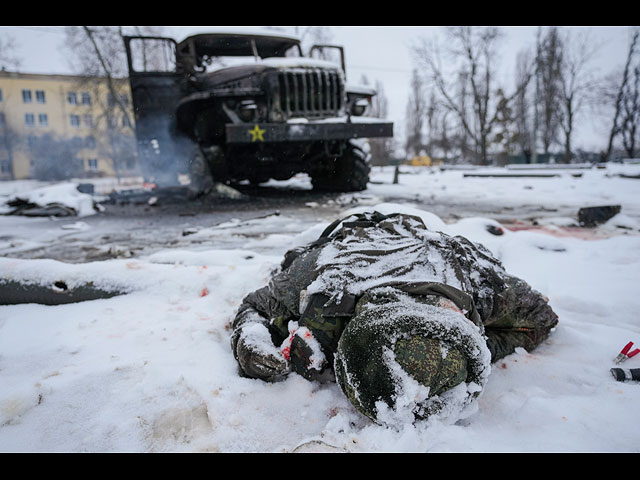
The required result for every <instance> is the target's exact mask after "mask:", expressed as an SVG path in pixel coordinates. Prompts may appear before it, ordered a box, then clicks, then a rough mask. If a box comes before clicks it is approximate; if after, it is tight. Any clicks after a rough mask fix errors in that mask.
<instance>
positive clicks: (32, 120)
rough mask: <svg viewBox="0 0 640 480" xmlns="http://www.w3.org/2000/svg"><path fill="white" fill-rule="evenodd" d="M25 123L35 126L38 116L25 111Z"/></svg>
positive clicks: (28, 125)
mask: <svg viewBox="0 0 640 480" xmlns="http://www.w3.org/2000/svg"><path fill="white" fill-rule="evenodd" d="M24 124H25V125H26V126H27V127H33V126H34V125H35V124H36V118H35V116H34V115H33V113H25V114H24Z"/></svg>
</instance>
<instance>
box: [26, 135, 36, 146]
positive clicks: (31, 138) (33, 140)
mask: <svg viewBox="0 0 640 480" xmlns="http://www.w3.org/2000/svg"><path fill="white" fill-rule="evenodd" d="M27 143H28V144H29V148H36V145H37V143H38V137H36V136H35V135H29V136H28V137H27Z"/></svg>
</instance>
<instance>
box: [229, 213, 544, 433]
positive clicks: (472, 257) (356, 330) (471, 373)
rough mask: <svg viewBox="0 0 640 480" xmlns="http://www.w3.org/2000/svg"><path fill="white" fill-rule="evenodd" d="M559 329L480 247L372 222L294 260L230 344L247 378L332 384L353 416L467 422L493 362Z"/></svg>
mask: <svg viewBox="0 0 640 480" xmlns="http://www.w3.org/2000/svg"><path fill="white" fill-rule="evenodd" d="M556 323H557V316H556V314H555V313H554V312H553V310H552V309H551V307H550V306H549V305H548V304H547V299H546V298H545V297H544V296H542V295H541V294H540V293H539V292H537V291H535V290H533V289H532V288H531V287H530V286H529V285H528V284H527V283H526V282H525V281H523V280H521V279H518V278H516V277H513V276H511V275H509V274H507V273H506V272H505V270H504V268H503V267H502V265H501V263H500V262H499V260H497V259H496V258H494V257H493V256H492V255H491V253H490V252H489V251H488V250H486V249H485V248H484V247H482V246H481V245H478V244H474V243H472V242H470V241H469V240H467V239H465V238H463V237H460V236H457V237H451V236H448V235H445V234H443V233H440V232H432V231H429V230H428V229H427V228H426V226H425V225H424V223H423V222H422V220H421V219H420V218H418V217H414V216H411V215H405V214H392V215H382V214H380V213H378V212H372V213H367V214H358V215H353V216H351V217H349V218H347V219H344V220H341V221H336V222H334V223H333V224H332V225H330V226H329V227H328V228H327V229H326V230H325V232H324V233H323V234H322V235H321V236H320V238H319V239H318V240H317V241H315V242H313V243H311V244H309V245H306V246H304V247H301V248H298V249H294V250H291V251H289V252H287V254H286V255H285V258H284V260H283V262H282V265H281V269H280V270H279V272H278V273H276V274H275V275H274V276H273V277H272V278H271V280H270V282H269V284H268V285H267V286H265V287H263V288H261V289H259V290H256V291H254V292H252V293H250V294H249V295H247V296H246V297H245V299H244V300H243V303H242V305H241V306H240V308H239V310H238V312H237V315H236V317H235V319H234V322H233V334H232V339H231V344H232V349H233V352H234V355H235V358H236V359H237V361H238V363H239V366H240V368H241V370H242V372H243V374H244V375H246V376H248V377H252V378H259V379H263V380H266V381H274V380H278V379H281V378H283V376H285V375H287V374H288V373H289V372H291V371H293V372H296V373H298V374H300V375H302V376H304V377H305V378H307V379H310V380H314V379H320V378H323V376H324V374H325V373H326V372H327V371H328V372H330V373H334V374H335V378H336V380H337V381H338V383H339V385H340V386H341V388H342V390H343V391H344V393H345V394H346V395H347V397H348V398H349V400H350V401H351V402H352V403H353V405H354V406H355V407H356V408H357V409H358V410H359V411H360V412H362V413H363V414H365V415H367V416H368V417H370V418H371V419H373V420H374V421H378V422H383V421H384V420H383V417H384V413H385V412H391V413H394V412H395V413H398V412H410V413H411V415H412V417H413V418H416V419H425V418H428V417H429V416H431V415H447V416H448V415H452V414H456V413H459V412H460V411H461V410H462V409H463V408H464V407H465V406H466V405H468V404H469V403H470V402H471V401H473V399H475V398H476V397H477V396H478V395H479V394H480V392H481V391H482V389H483V387H484V385H485V384H486V381H487V377H488V374H489V371H490V365H491V362H495V361H496V360H498V359H500V358H503V357H504V356H506V355H508V354H510V353H513V352H514V351H515V349H516V348H518V347H523V348H525V349H527V350H531V349H534V348H535V347H537V346H538V345H539V344H540V343H541V342H542V341H543V340H544V339H545V338H546V337H547V336H548V335H549V332H550V331H551V329H552V328H553V327H554V326H555V325H556Z"/></svg>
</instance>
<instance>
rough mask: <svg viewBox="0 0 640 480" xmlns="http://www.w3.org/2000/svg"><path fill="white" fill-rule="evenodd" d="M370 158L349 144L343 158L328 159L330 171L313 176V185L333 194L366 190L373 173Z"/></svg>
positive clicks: (317, 188) (352, 144)
mask: <svg viewBox="0 0 640 480" xmlns="http://www.w3.org/2000/svg"><path fill="white" fill-rule="evenodd" d="M370 157H371V156H370V155H369V153H367V152H365V151H364V149H363V148H362V147H360V146H359V145H356V144H354V143H351V142H348V143H347V145H346V148H345V150H344V152H343V154H342V155H341V156H339V157H331V158H330V159H328V161H329V162H330V167H329V168H328V169H326V170H322V171H321V172H318V173H317V174H312V176H311V184H312V185H313V188H314V189H316V190H324V191H332V192H357V191H361V190H366V188H367V183H368V182H369V172H370V171H371V167H370V166H369V158H370Z"/></svg>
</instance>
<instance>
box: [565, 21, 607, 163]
mask: <svg viewBox="0 0 640 480" xmlns="http://www.w3.org/2000/svg"><path fill="white" fill-rule="evenodd" d="M562 43H563V45H564V46H563V55H562V62H561V74H560V100H561V102H560V104H559V108H558V123H559V126H560V128H561V130H562V132H563V136H564V142H563V143H564V161H565V162H567V163H568V162H570V161H571V158H572V156H573V154H572V143H571V141H572V136H573V133H574V127H575V121H576V117H577V116H578V115H579V114H580V112H581V110H582V109H583V107H584V106H585V104H586V103H587V102H588V101H589V100H590V99H591V92H592V91H593V89H594V88H595V79H594V76H593V70H592V69H591V68H590V62H591V60H592V59H593V57H594V55H595V53H596V51H597V48H596V47H595V46H594V45H592V44H591V43H590V42H589V37H588V35H587V34H582V35H578V36H575V35H574V36H572V35H571V32H569V33H568V34H567V35H566V37H565V38H564V39H562Z"/></svg>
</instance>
